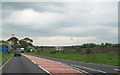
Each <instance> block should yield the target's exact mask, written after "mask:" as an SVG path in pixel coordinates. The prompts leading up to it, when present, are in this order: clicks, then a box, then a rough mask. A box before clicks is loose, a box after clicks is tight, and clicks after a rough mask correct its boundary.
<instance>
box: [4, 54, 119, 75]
mask: <svg viewBox="0 0 120 75" xmlns="http://www.w3.org/2000/svg"><path fill="white" fill-rule="evenodd" d="M34 56H37V55H34ZM37 57H40V58H46V59H50V60H54V61H57V62H60V63H63V64H64V65H67V66H69V67H71V68H74V69H76V70H78V71H82V72H83V73H85V74H86V75H119V74H118V70H117V69H118V67H117V66H109V65H100V64H94V63H85V62H78V61H71V60H64V59H57V58H51V57H45V56H37ZM2 72H3V75H49V74H47V73H46V72H45V71H44V70H43V69H41V68H40V67H38V65H36V64H34V63H32V62H31V61H30V60H29V59H27V58H26V57H24V56H21V57H19V56H18V57H13V58H12V59H11V60H10V61H9V62H8V63H7V64H6V65H4V66H3V67H2Z"/></svg>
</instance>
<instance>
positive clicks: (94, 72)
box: [32, 54, 119, 75]
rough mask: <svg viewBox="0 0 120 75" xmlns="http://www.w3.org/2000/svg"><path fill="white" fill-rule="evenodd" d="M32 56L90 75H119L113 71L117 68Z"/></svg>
mask: <svg viewBox="0 0 120 75" xmlns="http://www.w3.org/2000/svg"><path fill="white" fill-rule="evenodd" d="M32 55H33V54H32ZM34 56H37V57H42V58H46V59H50V60H54V61H58V62H61V63H63V64H66V65H68V66H70V67H73V68H76V69H77V70H83V71H86V72H88V73H89V74H90V75H119V72H118V71H115V70H114V69H116V68H118V67H117V66H110V65H103V64H94V63H86V62H78V61H72V60H64V59H58V58H52V57H46V56H38V55H34ZM101 71H103V72H105V73H103V72H101ZM89 74H88V75H89Z"/></svg>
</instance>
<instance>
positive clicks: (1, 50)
mask: <svg viewBox="0 0 120 75" xmlns="http://www.w3.org/2000/svg"><path fill="white" fill-rule="evenodd" d="M0 52H8V46H6V45H2V46H0Z"/></svg>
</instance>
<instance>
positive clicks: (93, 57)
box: [29, 52, 118, 66]
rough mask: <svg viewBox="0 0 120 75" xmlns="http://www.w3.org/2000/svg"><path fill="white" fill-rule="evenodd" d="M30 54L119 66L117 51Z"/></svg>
mask: <svg viewBox="0 0 120 75" xmlns="http://www.w3.org/2000/svg"><path fill="white" fill-rule="evenodd" d="M29 54H36V55H40V56H48V57H54V58H61V59H67V60H75V61H82V62H92V63H97V64H107V65H113V66H118V55H117V54H115V53H91V54H89V55H87V54H82V53H55V54H50V53H44V52H43V53H42V52H32V53H29Z"/></svg>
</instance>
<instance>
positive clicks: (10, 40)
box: [7, 37, 19, 50]
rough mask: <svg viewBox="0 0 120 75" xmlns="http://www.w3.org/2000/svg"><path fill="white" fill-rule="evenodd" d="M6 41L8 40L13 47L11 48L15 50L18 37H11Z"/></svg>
mask: <svg viewBox="0 0 120 75" xmlns="http://www.w3.org/2000/svg"><path fill="white" fill-rule="evenodd" d="M7 42H9V43H10V44H11V46H12V47H13V49H15V50H16V48H17V47H18V45H19V39H18V38H17V37H11V38H9V39H8V40H7Z"/></svg>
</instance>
